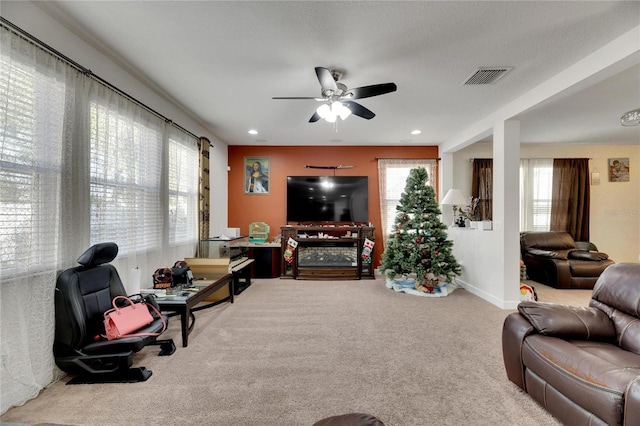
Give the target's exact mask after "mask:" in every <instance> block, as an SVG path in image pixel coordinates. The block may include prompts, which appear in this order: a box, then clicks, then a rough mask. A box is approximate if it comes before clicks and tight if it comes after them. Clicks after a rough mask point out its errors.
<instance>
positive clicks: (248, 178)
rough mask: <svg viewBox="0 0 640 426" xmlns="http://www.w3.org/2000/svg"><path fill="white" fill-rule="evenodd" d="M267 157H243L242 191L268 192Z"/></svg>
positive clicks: (246, 192)
mask: <svg viewBox="0 0 640 426" xmlns="http://www.w3.org/2000/svg"><path fill="white" fill-rule="evenodd" d="M269 167H270V164H269V157H244V193H245V194H268V193H269V171H270V168H269Z"/></svg>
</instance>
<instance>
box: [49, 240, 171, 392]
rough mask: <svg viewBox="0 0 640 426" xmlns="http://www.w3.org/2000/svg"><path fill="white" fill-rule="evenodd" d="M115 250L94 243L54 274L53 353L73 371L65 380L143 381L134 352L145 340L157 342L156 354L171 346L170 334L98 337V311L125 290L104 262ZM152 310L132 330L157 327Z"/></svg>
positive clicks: (58, 362) (148, 330)
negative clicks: (144, 323)
mask: <svg viewBox="0 0 640 426" xmlns="http://www.w3.org/2000/svg"><path fill="white" fill-rule="evenodd" d="M117 254H118V246H117V245H116V244H115V243H100V244H96V245H94V246H92V247H91V248H89V249H88V250H87V251H85V252H84V253H83V254H82V255H81V256H80V257H79V258H78V263H79V264H80V265H81V266H77V267H75V268H70V269H67V270H66V271H64V272H62V273H61V274H60V275H59V276H58V279H57V282H56V290H55V340H54V344H53V354H54V357H55V362H56V365H57V366H58V367H59V368H60V369H61V370H63V371H65V372H67V373H69V374H73V375H75V376H76V377H74V378H73V379H72V380H71V381H69V382H68V384H76V383H113V382H141V381H145V380H147V379H148V378H149V377H150V376H151V374H152V372H151V370H147V369H146V368H145V367H131V366H132V364H133V355H134V353H136V352H138V351H140V350H141V349H142V348H144V347H145V346H147V345H159V346H160V349H161V351H160V355H171V354H172V353H173V352H175V350H176V347H175V344H174V343H173V340H172V339H168V340H158V339H157V337H155V336H139V337H126V338H121V339H117V340H110V341H109V340H106V339H105V338H103V337H101V336H102V335H104V333H105V330H104V316H103V314H104V312H105V311H107V310H108V309H110V308H112V305H111V303H112V300H113V298H114V297H115V296H120V295H122V296H126V295H127V294H126V291H125V289H124V286H123V285H122V281H121V280H120V276H119V275H118V271H117V270H116V268H115V267H114V266H113V265H110V264H108V263H109V262H111V261H112V260H113V259H115V257H116V255H117ZM152 315H154V321H153V322H152V323H151V324H149V325H148V326H146V327H144V328H142V329H140V330H138V331H137V332H136V333H158V332H161V331H162V327H163V325H162V320H161V319H160V318H159V317H158V316H157V314H155V313H153V312H152ZM163 316H164V317H165V321H168V318H167V317H166V315H163Z"/></svg>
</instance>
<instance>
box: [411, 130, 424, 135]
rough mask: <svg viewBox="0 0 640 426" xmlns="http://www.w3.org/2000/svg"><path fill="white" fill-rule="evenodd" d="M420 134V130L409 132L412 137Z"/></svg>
mask: <svg viewBox="0 0 640 426" xmlns="http://www.w3.org/2000/svg"><path fill="white" fill-rule="evenodd" d="M420 133H422V130H413V131H411V134H412V135H419V134H420Z"/></svg>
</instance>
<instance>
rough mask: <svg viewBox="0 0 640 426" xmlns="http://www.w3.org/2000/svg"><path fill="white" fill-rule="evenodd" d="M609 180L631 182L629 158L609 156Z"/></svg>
mask: <svg viewBox="0 0 640 426" xmlns="http://www.w3.org/2000/svg"><path fill="white" fill-rule="evenodd" d="M609 182H629V159H628V158H609Z"/></svg>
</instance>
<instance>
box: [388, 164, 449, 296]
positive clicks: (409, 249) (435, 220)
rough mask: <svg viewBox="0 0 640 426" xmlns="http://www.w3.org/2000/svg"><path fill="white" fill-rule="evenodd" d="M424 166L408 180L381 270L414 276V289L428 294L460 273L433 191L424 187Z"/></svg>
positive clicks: (410, 173) (392, 274) (389, 274)
mask: <svg viewBox="0 0 640 426" xmlns="http://www.w3.org/2000/svg"><path fill="white" fill-rule="evenodd" d="M428 179H429V176H428V174H427V171H426V169H425V168H423V167H419V168H416V169H412V170H411V171H410V172H409V177H408V178H407V184H406V186H405V189H404V192H403V193H402V195H401V196H400V204H398V206H397V207H396V210H397V214H396V217H395V222H394V226H393V232H392V234H391V235H390V236H389V238H388V240H387V246H386V248H385V250H384V253H383V255H382V268H383V270H384V271H385V273H386V274H387V276H388V277H389V278H393V277H395V276H398V275H400V276H401V275H410V274H415V277H416V289H418V290H421V291H426V292H431V291H433V290H434V288H437V287H438V286H439V285H440V284H441V283H442V282H443V281H444V282H451V280H452V279H453V277H454V276H456V275H458V274H459V273H460V265H459V264H458V262H457V261H456V259H455V257H454V256H453V254H451V248H452V246H453V242H452V241H450V240H448V239H447V234H446V232H445V230H446V229H447V226H446V225H445V224H443V223H442V221H441V220H440V214H441V212H440V208H439V207H438V203H437V202H436V197H435V190H434V189H433V187H431V186H429V185H427V181H428Z"/></svg>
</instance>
